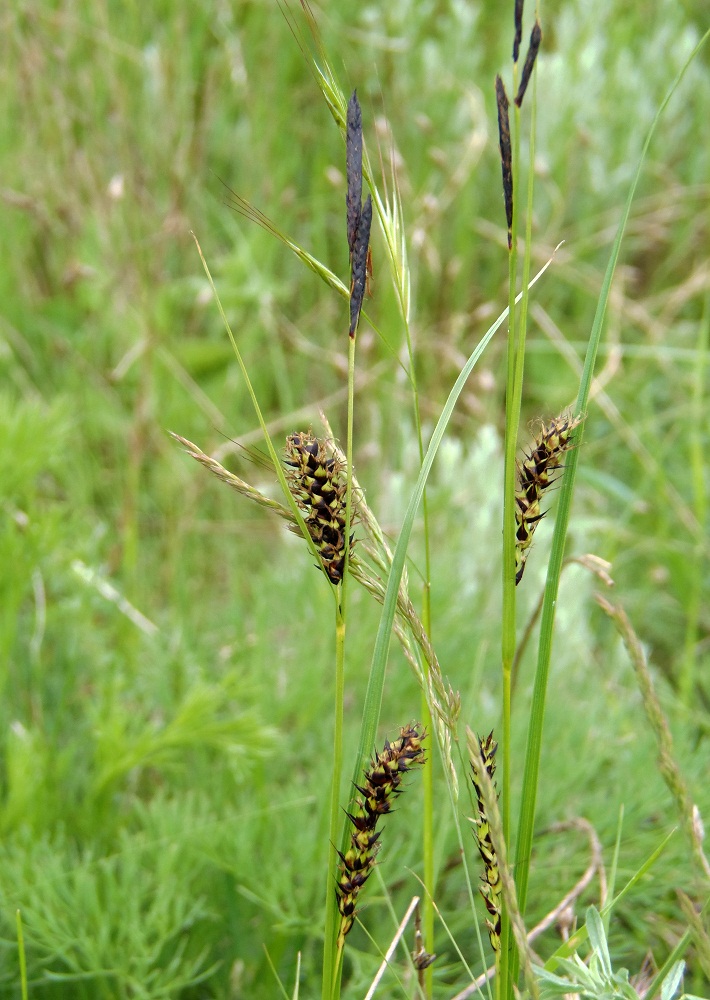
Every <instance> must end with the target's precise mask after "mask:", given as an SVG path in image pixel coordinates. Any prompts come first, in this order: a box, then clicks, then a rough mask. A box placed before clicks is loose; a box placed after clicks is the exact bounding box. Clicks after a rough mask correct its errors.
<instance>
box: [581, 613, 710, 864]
mask: <svg viewBox="0 0 710 1000" xmlns="http://www.w3.org/2000/svg"><path fill="white" fill-rule="evenodd" d="M594 597H595V600H596V602H597V604H598V605H599V607H600V608H601V609H602V611H603V612H604V613H605V614H606V615H608V616H609V618H611V620H612V621H613V623H614V625H615V626H616V629H617V631H618V633H619V635H620V636H621V639H622V641H623V643H624V646H625V647H626V651H627V653H628V654H629V659H630V660H631V665H632V666H633V668H634V671H635V673H636V680H637V683H638V686H639V690H640V691H641V698H642V700H643V707H644V709H645V710H646V716H647V717H648V721H649V722H650V724H651V728H652V729H653V732H654V734H655V736H656V741H657V743H658V769H659V771H660V772H661V777H662V778H663V780H664V781H665V783H666V786H667V788H668V790H669V792H670V793H671V795H672V796H673V798H674V799H675V804H676V808H677V810H678V813H679V814H680V817H681V820H682V822H683V826H684V827H685V831H686V833H687V834H688V837H689V838H690V843H691V847H692V850H693V855H694V857H695V860H696V862H697V863H698V865H699V866H700V868H701V870H702V871H703V872H704V873H705V876H706V877H707V878H708V879H710V864H709V863H708V859H707V858H706V857H705V853H704V852H703V840H702V835H701V832H700V828H699V826H700V825H699V824H698V823H697V821H696V817H697V807H696V806H695V805H694V804H693V802H692V800H691V798H690V793H689V792H688V786H687V785H686V783H685V779H684V778H683V775H682V774H681V772H680V768H679V767H678V764H677V762H676V759H675V756H674V753H673V737H672V736H671V731H670V729H669V728H668V723H667V721H666V717H665V715H664V714H663V709H662V708H661V703H660V701H659V700H658V695H657V694H656V689H655V687H654V684H653V680H652V678H651V672H650V670H649V669H648V663H647V661H646V654H645V653H644V651H643V647H642V645H641V643H640V641H639V638H638V636H637V635H636V632H635V631H634V627H633V625H632V624H631V622H630V621H629V619H628V617H627V615H626V612H625V611H624V609H623V608H622V607H621V605H618V604H612V603H611V601H607V599H606V598H605V597H602V595H601V594H595V595H594Z"/></svg>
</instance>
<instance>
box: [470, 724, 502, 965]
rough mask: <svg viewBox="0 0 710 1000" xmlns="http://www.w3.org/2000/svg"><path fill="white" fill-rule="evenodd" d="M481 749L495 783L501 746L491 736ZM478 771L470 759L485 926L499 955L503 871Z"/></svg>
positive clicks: (474, 758) (475, 759)
mask: <svg viewBox="0 0 710 1000" xmlns="http://www.w3.org/2000/svg"><path fill="white" fill-rule="evenodd" d="M478 745H479V747H480V750H481V759H482V761H483V766H484V767H485V769H486V772H487V773H488V777H489V778H490V779H491V781H493V776H494V774H495V770H496V760H495V755H496V751H497V750H498V744H497V742H496V741H495V740H494V739H493V733H492V732H490V733H489V734H488V736H486V737H484V738H480V739H479V740H478ZM479 767H480V763H479V760H478V757H477V756H475V755H473V754H472V755H471V780H472V782H473V787H474V790H475V792H476V802H477V809H476V817H475V819H474V824H475V829H474V833H475V835H476V841H477V843H478V850H479V852H480V855H481V858H482V859H483V865H484V874H483V875H482V876H481V883H482V885H481V887H480V890H479V891H480V893H481V896H482V897H483V901H484V902H485V904H486V909H487V910H488V916H489V919H487V920H486V926H487V927H488V937H489V938H490V942H491V946H492V947H493V950H494V951H495V952H498V951H500V926H501V925H500V914H501V894H502V884H501V878H500V870H499V868H498V859H497V856H496V852H495V848H494V846H493V841H492V840H491V830H490V825H489V822H488V815H487V812H486V805H485V801H484V796H483V790H482V787H481V782H480V779H479Z"/></svg>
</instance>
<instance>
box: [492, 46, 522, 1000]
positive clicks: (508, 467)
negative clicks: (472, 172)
mask: <svg viewBox="0 0 710 1000" xmlns="http://www.w3.org/2000/svg"><path fill="white" fill-rule="evenodd" d="M517 79H518V67H517V63H516V64H515V65H514V67H513V93H515V91H516V89H517ZM514 120H515V127H514V129H513V135H512V139H513V147H512V177H513V224H512V244H511V248H510V253H509V254H508V319H509V322H508V359H507V360H508V364H507V377H506V388H505V468H504V481H503V611H502V617H503V623H502V635H501V665H502V675H503V678H502V679H503V718H502V733H503V738H502V740H501V744H502V747H501V750H502V753H501V756H502V767H503V771H502V788H501V807H502V808H501V820H502V824H503V839H504V840H505V842H506V843H510V786H511V782H510V775H511V743H512V741H511V715H510V713H511V678H512V671H513V660H514V658H515V644H516V622H515V617H516V616H515V452H516V448H517V442H518V424H519V423H520V401H521V399H522V382H523V378H522V376H523V353H524V330H525V328H524V326H523V324H522V317H521V323H520V329H522V331H523V344H522V347H521V345H520V342H519V335H518V326H517V323H516V310H515V286H516V277H517V270H518V241H517V236H516V229H517V219H518V176H519V169H518V164H519V162H520V128H519V125H520V112H519V111H518V109H517V108H516V111H515V115H514ZM523 294H524V295H525V294H526V289H525V286H524V287H523ZM513 947H514V942H513V936H512V934H511V927H510V920H509V918H508V914H507V913H506V911H505V908H504V909H503V914H502V920H501V950H500V953H499V956H500V957H499V961H500V970H499V971H500V975H499V977H498V978H499V980H500V986H499V987H497V988H496V994H497V995H500V994H499V989H500V991H502V993H503V995H505V996H510V995H511V993H510V991H511V979H510V976H509V974H508V970H509V968H510V965H511V963H512V965H513V966H514V965H515V961H514V959H513V958H512V956H511V949H512V948H513Z"/></svg>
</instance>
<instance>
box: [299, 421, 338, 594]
mask: <svg viewBox="0 0 710 1000" xmlns="http://www.w3.org/2000/svg"><path fill="white" fill-rule="evenodd" d="M285 463H286V466H287V470H286V479H287V481H288V484H289V486H290V488H291V492H292V493H293V496H294V498H295V500H296V503H297V504H298V506H299V507H300V508H301V511H302V513H303V519H304V521H305V522H306V526H307V528H308V531H309V533H310V536H311V538H312V539H313V542H314V544H315V547H316V549H317V550H318V554H319V555H320V558H321V562H322V564H323V570H324V572H325V573H326V574H327V575H328V578H329V579H330V581H331V583H333V584H336V585H337V584H338V583H340V581H341V580H342V578H343V571H344V568H345V505H346V492H347V476H346V471H345V466H344V465H343V463H342V462H341V461H340V460H339V459H337V458H335V457H334V456H333V455H331V454H329V452H328V449H327V448H326V445H325V442H323V441H321V440H320V439H319V438H316V437H314V436H313V434H311V432H310V431H301V432H299V433H296V434H291V435H290V436H289V437H288V438H287V440H286V457H285ZM351 543H352V539H351ZM351 551H352V549H351Z"/></svg>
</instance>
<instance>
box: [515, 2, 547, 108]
mask: <svg viewBox="0 0 710 1000" xmlns="http://www.w3.org/2000/svg"><path fill="white" fill-rule="evenodd" d="M541 41H542V28H541V27H540V22H539V21H535V25H534V27H533V30H532V31H531V32H530V44H529V45H528V51H527V55H526V56H525V63H524V65H523V72H522V75H521V77H520V86H519V87H518V93H517V94H516V95H515V104H516V107H518V108H519V107H520V106H521V105H522V103H523V98H524V97H525V91H526V90H527V89H528V84H529V83H530V77H531V76H532V71H533V68H534V66H535V60H536V59H537V53H538V51H539V49H540V42H541Z"/></svg>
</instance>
